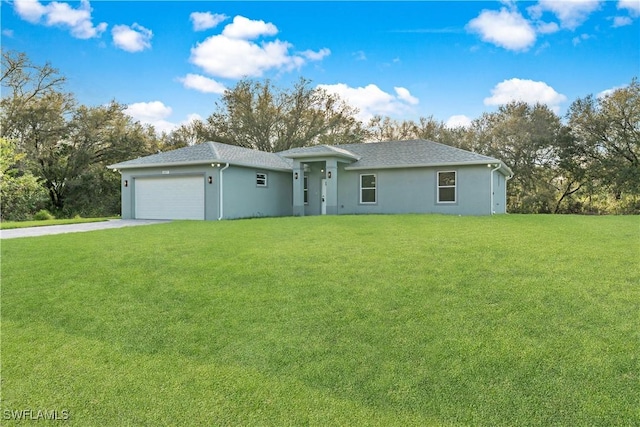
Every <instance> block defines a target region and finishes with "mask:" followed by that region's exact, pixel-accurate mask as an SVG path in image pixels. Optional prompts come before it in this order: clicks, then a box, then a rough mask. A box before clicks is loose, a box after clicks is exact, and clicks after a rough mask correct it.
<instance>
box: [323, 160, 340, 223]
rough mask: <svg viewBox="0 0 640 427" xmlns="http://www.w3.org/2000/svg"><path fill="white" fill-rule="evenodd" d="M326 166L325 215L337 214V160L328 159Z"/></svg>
mask: <svg viewBox="0 0 640 427" xmlns="http://www.w3.org/2000/svg"><path fill="white" fill-rule="evenodd" d="M326 167H327V175H326V177H327V215H337V214H338V162H337V161H336V160H335V159H328V160H327V162H326Z"/></svg>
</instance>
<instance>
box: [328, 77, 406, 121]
mask: <svg viewBox="0 0 640 427" xmlns="http://www.w3.org/2000/svg"><path fill="white" fill-rule="evenodd" d="M318 88H320V89H323V90H326V91H327V92H328V93H331V94H336V95H338V96H339V97H340V98H341V99H343V100H344V101H345V102H347V103H348V104H349V105H351V106H353V107H356V108H357V109H358V110H359V112H358V114H357V115H356V117H357V118H358V119H359V120H362V121H365V122H366V121H368V120H369V119H371V118H372V117H373V116H374V115H376V114H380V115H383V116H393V115H400V114H404V113H407V112H410V111H411V108H410V106H409V105H408V103H407V102H406V100H404V99H401V98H400V97H399V96H398V97H396V96H393V95H391V94H390V93H387V92H385V91H383V90H382V89H380V88H379V87H378V86H376V85H374V84H370V85H367V86H365V87H355V88H353V87H349V86H347V85H346V84H344V83H338V84H334V85H318ZM401 89H402V88H401ZM405 90H406V89H405ZM406 94H407V95H409V96H411V95H410V94H409V93H408V91H407V93H406ZM411 98H412V99H416V98H413V97H411Z"/></svg>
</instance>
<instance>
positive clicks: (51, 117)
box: [0, 51, 640, 220]
mask: <svg viewBox="0 0 640 427" xmlns="http://www.w3.org/2000/svg"><path fill="white" fill-rule="evenodd" d="M0 79H1V80H0V81H1V83H2V89H3V90H2V99H1V100H0V154H1V159H0V197H1V201H2V209H1V213H2V219H3V220H21V219H28V218H30V217H31V216H32V215H33V214H34V213H35V212H36V211H38V210H40V209H47V210H49V211H51V212H53V213H54V214H55V215H56V216H62V217H69V216H75V215H82V216H107V215H117V214H118V213H119V212H120V186H119V185H120V177H119V175H118V174H117V173H114V172H112V171H109V170H108V169H107V168H106V166H107V165H109V164H113V163H117V162H120V161H124V160H128V159H131V158H135V157H139V156H144V155H148V154H152V153H156V152H158V151H166V150H171V149H175V148H179V147H184V146H188V145H193V144H197V143H201V142H205V141H219V142H223V143H226V144H232V145H239V146H243V147H248V148H254V149H258V150H263V151H269V152H278V151H283V150H287V149H289V148H293V147H301V146H308V145H314V144H332V145H336V144H348V143H356V142H374V141H389V140H406V139H428V140H432V141H436V142H440V143H443V144H447V145H451V146H454V147H458V148H462V149H465V150H469V151H473V152H476V153H480V154H484V155H488V156H492V157H496V158H498V159H501V160H503V161H504V162H505V163H506V164H507V165H509V166H510V167H511V169H512V170H513V172H514V176H513V178H512V179H511V180H510V181H509V186H508V194H507V197H508V210H509V211H510V212H520V213H579V214H610V213H616V214H638V213H640V163H639V158H640V84H639V83H638V80H637V78H634V79H632V81H631V82H630V83H629V85H627V86H626V87H623V88H619V89H616V90H614V91H612V92H611V93H608V94H606V95H603V96H600V97H596V96H593V95H587V96H586V97H584V98H580V99H577V100H575V101H574V102H573V103H572V104H571V106H570V107H569V109H568V112H567V114H566V116H565V117H560V116H558V115H557V114H556V113H554V112H553V111H552V110H551V109H549V108H548V107H547V106H545V105H542V104H536V105H529V104H526V103H523V102H512V103H509V104H507V105H503V106H501V107H499V108H498V110H497V111H495V112H491V113H483V114H482V115H481V116H480V117H478V118H476V119H475V120H473V121H472V123H471V125H469V126H466V127H454V128H451V127H448V126H446V125H445V124H444V123H443V122H441V121H438V120H435V119H434V118H433V117H421V118H419V119H418V120H394V119H392V118H390V117H382V116H375V117H373V118H372V119H370V120H369V121H367V122H366V123H364V122H362V121H360V120H358V119H356V114H357V110H356V109H355V108H353V107H352V106H350V105H349V104H348V103H347V102H345V101H344V100H342V99H340V98H339V97H337V96H336V95H333V94H330V93H327V92H326V91H324V90H322V89H321V88H317V87H315V88H314V87H313V86H312V84H311V81H309V80H306V79H300V80H299V81H298V82H297V83H296V84H294V85H293V86H291V87H288V88H280V87H277V86H275V85H274V84H273V83H272V82H271V81H269V80H264V81H258V80H249V79H245V80H241V81H239V82H238V83H237V84H236V85H235V86H234V87H233V88H231V89H228V90H227V91H226V92H225V93H224V94H223V95H222V96H221V98H220V100H218V101H217V102H216V103H214V104H213V112H212V113H211V115H209V117H207V118H206V119H203V120H195V121H192V122H189V123H187V124H183V125H181V126H179V127H177V128H175V129H174V130H173V131H171V132H164V133H158V132H156V130H155V129H154V128H153V127H152V126H150V125H144V124H141V123H140V122H137V121H135V120H134V119H132V118H131V117H130V116H128V115H127V114H126V113H125V109H126V106H125V105H122V104H120V103H118V102H117V101H116V100H112V101H111V102H110V103H109V104H107V105H101V106H86V105H81V104H79V103H78V101H77V100H76V98H75V96H74V95H73V94H72V93H69V92H66V91H65V84H66V79H65V77H64V76H62V75H61V74H60V73H59V72H58V70H56V69H55V68H54V67H53V66H52V65H51V64H48V63H47V64H44V65H38V64H34V63H32V62H31V61H30V60H29V58H28V57H27V56H26V54H24V53H20V52H14V51H2V74H1V76H0Z"/></svg>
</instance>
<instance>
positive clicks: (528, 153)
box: [465, 102, 562, 212]
mask: <svg viewBox="0 0 640 427" xmlns="http://www.w3.org/2000/svg"><path fill="white" fill-rule="evenodd" d="M561 129H562V124H561V122H560V118H559V117H558V116H557V115H556V114H555V113H554V112H553V111H551V110H550V109H549V108H548V107H547V106H545V105H541V104H536V105H533V106H532V105H528V104H526V103H524V102H512V103H509V104H507V105H503V106H501V107H500V108H499V109H498V111H497V112H495V113H484V114H482V116H481V117H480V118H478V119H476V120H474V121H473V122H472V125H471V127H470V129H469V132H470V137H469V139H468V140H467V141H466V144H465V145H467V147H465V148H467V149H469V150H471V151H474V152H478V153H481V154H485V155H488V156H492V157H495V158H498V159H501V160H502V161H504V162H505V163H506V164H507V165H509V166H510V167H511V169H512V170H513V172H514V177H513V179H512V180H511V181H509V187H508V193H507V197H508V200H507V203H508V207H509V210H510V211H512V212H552V211H553V209H554V207H555V204H556V197H557V194H556V192H557V189H556V188H555V186H554V185H553V183H554V181H555V180H556V178H557V169H556V165H557V154H556V150H555V141H556V140H557V138H558V136H559V135H560V132H561Z"/></svg>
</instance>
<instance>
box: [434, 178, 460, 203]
mask: <svg viewBox="0 0 640 427" xmlns="http://www.w3.org/2000/svg"><path fill="white" fill-rule="evenodd" d="M455 202H456V172H455V171H442V172H438V203H455Z"/></svg>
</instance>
